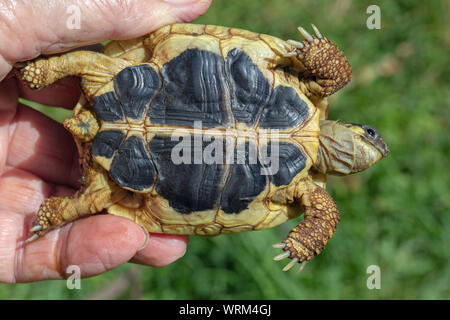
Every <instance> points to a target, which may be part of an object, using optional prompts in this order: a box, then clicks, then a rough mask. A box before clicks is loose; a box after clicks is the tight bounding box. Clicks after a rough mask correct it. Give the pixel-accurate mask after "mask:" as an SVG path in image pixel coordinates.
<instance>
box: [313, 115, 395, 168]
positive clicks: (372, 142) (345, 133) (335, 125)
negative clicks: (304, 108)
mask: <svg viewBox="0 0 450 320" xmlns="http://www.w3.org/2000/svg"><path fill="white" fill-rule="evenodd" d="M319 140H320V144H319V151H318V156H317V161H316V163H315V164H314V167H315V168H316V169H317V170H318V171H319V172H321V173H326V174H333V175H346V174H352V173H355V172H360V171H362V170H365V169H367V168H368V167H370V166H371V165H373V164H375V163H377V162H378V161H379V160H381V159H382V158H383V157H386V156H387V155H388V153H389V147H388V145H387V143H386V142H385V141H384V140H383V138H382V137H381V135H380V134H379V133H378V131H377V130H376V129H374V128H372V127H369V126H367V125H359V124H353V123H342V122H337V121H330V120H323V121H320V133H319Z"/></svg>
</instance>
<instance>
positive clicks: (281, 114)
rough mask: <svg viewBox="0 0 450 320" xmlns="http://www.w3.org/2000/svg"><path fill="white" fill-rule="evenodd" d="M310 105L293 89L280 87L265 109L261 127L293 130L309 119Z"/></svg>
mask: <svg viewBox="0 0 450 320" xmlns="http://www.w3.org/2000/svg"><path fill="white" fill-rule="evenodd" d="M308 115H309V111H308V105H307V104H306V102H305V101H303V100H302V99H301V98H300V97H299V96H298V94H297V92H296V91H295V90H294V89H293V88H291V87H284V86H278V87H276V88H275V90H274V93H273V96H272V98H271V99H270V101H269V103H268V104H267V106H266V107H265V108H264V110H263V112H262V115H261V120H260V127H261V128H264V129H269V128H270V129H285V128H293V127H295V126H298V125H299V124H301V123H302V122H303V121H305V119H307V118H308Z"/></svg>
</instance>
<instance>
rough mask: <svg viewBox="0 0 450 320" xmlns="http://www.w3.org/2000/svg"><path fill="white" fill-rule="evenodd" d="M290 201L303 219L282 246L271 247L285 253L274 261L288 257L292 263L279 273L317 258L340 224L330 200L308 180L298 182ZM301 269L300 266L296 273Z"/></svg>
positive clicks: (334, 206)
mask: <svg viewBox="0 0 450 320" xmlns="http://www.w3.org/2000/svg"><path fill="white" fill-rule="evenodd" d="M294 197H295V199H297V200H299V201H300V203H301V204H302V205H303V207H304V219H303V221H302V222H301V223H300V224H299V225H298V226H296V227H295V228H294V229H292V231H291V232H290V233H289V235H288V237H287V238H286V239H285V240H284V241H283V242H282V243H278V244H275V245H273V246H274V247H275V248H282V249H283V250H284V251H285V252H284V253H282V254H280V255H278V256H276V257H275V258H274V260H282V259H284V258H288V257H289V258H291V259H292V260H291V261H290V262H289V263H288V264H287V265H286V267H284V269H283V271H287V270H289V269H290V268H292V266H294V265H295V264H296V263H302V262H305V261H309V260H311V259H312V258H313V257H314V256H316V255H318V254H319V253H320V252H321V251H322V250H323V248H324V247H325V245H326V244H327V242H328V240H329V239H330V238H331V237H332V236H333V232H334V231H335V230H336V227H337V223H338V222H339V220H340V218H339V211H338V209H337V207H336V205H335V203H334V201H333V199H332V198H331V196H330V195H329V194H328V193H327V191H326V190H325V189H323V188H321V187H319V186H318V185H316V184H315V183H313V182H311V181H309V180H307V181H304V182H300V183H299V184H297V186H296V188H295V192H294ZM303 266H304V264H303V265H302V266H301V267H300V269H299V271H300V270H301V268H302V267H303Z"/></svg>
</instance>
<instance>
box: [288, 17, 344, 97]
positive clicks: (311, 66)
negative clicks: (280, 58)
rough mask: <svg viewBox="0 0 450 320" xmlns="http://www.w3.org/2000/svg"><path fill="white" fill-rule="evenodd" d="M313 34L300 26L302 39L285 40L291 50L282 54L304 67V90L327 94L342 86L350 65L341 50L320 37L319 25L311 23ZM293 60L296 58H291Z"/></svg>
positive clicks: (322, 94)
mask: <svg viewBox="0 0 450 320" xmlns="http://www.w3.org/2000/svg"><path fill="white" fill-rule="evenodd" d="M312 27H313V29H314V32H315V35H314V36H312V35H310V34H309V33H308V32H307V31H306V30H305V29H303V28H302V27H298V30H299V32H300V33H301V34H302V36H303V37H304V38H305V40H303V41H302V42H298V41H295V40H287V43H288V44H290V45H291V46H292V51H290V52H288V53H287V54H285V56H287V57H289V58H290V59H293V60H294V64H295V62H296V61H300V62H301V65H302V66H303V67H304V68H306V71H305V77H304V79H303V82H304V84H305V86H306V87H307V89H308V91H309V92H310V93H312V94H313V95H317V96H319V97H327V96H329V95H331V94H333V93H334V92H336V91H338V90H339V89H341V88H342V87H343V86H345V85H346V84H347V83H348V82H349V81H350V79H351V78H352V68H351V66H350V64H349V63H348V61H347V59H346V58H345V56H344V54H343V53H342V51H341V50H339V48H338V47H337V46H336V45H335V44H334V43H333V42H331V41H330V40H328V39H327V38H325V37H323V36H322V34H321V33H320V32H319V29H317V27H316V26H315V25H312ZM295 60H296V61H295Z"/></svg>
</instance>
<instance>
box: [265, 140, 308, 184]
mask: <svg viewBox="0 0 450 320" xmlns="http://www.w3.org/2000/svg"><path fill="white" fill-rule="evenodd" d="M274 143H275V142H273V141H270V142H269V143H268V145H267V147H266V148H265V150H267V153H266V154H267V155H268V156H269V157H271V155H272V154H273V153H274V152H275V154H276V151H277V150H276V145H273V144H274ZM275 158H276V159H278V171H277V172H272V173H273V174H270V175H269V177H270V180H271V181H272V183H273V184H274V185H276V186H277V187H278V186H282V185H288V184H289V183H291V181H292V179H293V178H294V177H295V176H296V175H297V174H298V173H300V172H301V171H302V170H303V169H304V168H305V165H306V156H305V155H304V154H303V152H302V150H300V149H299V147H297V146H296V145H294V144H292V143H287V142H284V141H280V142H278V156H276V157H275ZM269 159H270V158H269ZM265 167H266V168H270V167H271V164H265ZM272 167H273V166H272Z"/></svg>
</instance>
